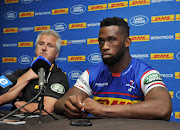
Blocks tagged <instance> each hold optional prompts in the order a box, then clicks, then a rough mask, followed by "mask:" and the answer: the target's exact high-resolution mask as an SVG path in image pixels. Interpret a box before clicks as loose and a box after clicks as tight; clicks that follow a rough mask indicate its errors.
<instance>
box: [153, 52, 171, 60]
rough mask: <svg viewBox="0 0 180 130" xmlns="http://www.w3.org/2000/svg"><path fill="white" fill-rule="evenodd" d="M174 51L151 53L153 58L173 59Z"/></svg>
mask: <svg viewBox="0 0 180 130" xmlns="http://www.w3.org/2000/svg"><path fill="white" fill-rule="evenodd" d="M172 59H174V53H151V60H172Z"/></svg>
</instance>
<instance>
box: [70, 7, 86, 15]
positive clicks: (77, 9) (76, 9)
mask: <svg viewBox="0 0 180 130" xmlns="http://www.w3.org/2000/svg"><path fill="white" fill-rule="evenodd" d="M85 11H86V7H85V6H84V5H74V6H73V7H72V8H71V9H70V12H71V13H72V14H82V13H84V12H85Z"/></svg>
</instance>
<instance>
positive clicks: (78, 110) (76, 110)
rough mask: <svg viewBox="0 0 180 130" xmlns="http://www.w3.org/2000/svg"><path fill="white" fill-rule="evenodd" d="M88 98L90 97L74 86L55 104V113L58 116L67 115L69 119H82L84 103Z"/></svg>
mask: <svg viewBox="0 0 180 130" xmlns="http://www.w3.org/2000/svg"><path fill="white" fill-rule="evenodd" d="M87 97H89V96H88V95H87V94H86V93H85V92H83V91H82V90H80V89H78V88H76V87H74V86H73V87H72V88H71V89H69V91H68V92H67V93H66V94H65V95H64V96H63V97H61V98H60V99H59V100H58V101H57V102H56V103H55V106H54V111H55V113H56V114H65V115H66V116H67V117H69V118H81V117H82V111H83V104H82V101H83V100H84V99H85V98H87Z"/></svg>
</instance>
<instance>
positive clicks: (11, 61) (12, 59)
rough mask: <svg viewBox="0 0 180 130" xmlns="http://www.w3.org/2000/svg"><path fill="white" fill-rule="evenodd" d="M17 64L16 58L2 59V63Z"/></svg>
mask: <svg viewBox="0 0 180 130" xmlns="http://www.w3.org/2000/svg"><path fill="white" fill-rule="evenodd" d="M15 62H17V58H16V57H3V58H2V63H15Z"/></svg>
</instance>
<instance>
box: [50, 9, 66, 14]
mask: <svg viewBox="0 0 180 130" xmlns="http://www.w3.org/2000/svg"><path fill="white" fill-rule="evenodd" d="M68 11H69V8H62V9H52V15H57V14H67V13H68Z"/></svg>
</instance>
